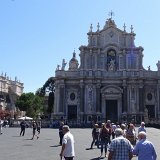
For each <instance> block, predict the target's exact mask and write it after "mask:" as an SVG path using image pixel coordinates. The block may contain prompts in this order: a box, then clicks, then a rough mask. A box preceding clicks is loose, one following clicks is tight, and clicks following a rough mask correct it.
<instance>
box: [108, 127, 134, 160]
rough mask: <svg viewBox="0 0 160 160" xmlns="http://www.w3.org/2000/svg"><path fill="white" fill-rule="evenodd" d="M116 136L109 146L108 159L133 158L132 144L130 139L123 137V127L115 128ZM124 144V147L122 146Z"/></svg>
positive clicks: (125, 159)
mask: <svg viewBox="0 0 160 160" xmlns="http://www.w3.org/2000/svg"><path fill="white" fill-rule="evenodd" d="M115 136H116V138H115V139H113V140H112V141H111V144H110V146H109V149H108V151H109V155H108V160H130V159H132V156H133V155H132V149H133V147H132V145H131V143H130V141H129V140H127V139H126V138H124V137H123V131H122V129H121V128H117V129H116V130H115ZM122 146H123V147H122Z"/></svg>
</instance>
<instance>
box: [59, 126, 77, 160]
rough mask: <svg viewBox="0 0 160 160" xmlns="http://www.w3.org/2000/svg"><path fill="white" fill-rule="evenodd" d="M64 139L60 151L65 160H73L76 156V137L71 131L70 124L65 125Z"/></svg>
mask: <svg viewBox="0 0 160 160" xmlns="http://www.w3.org/2000/svg"><path fill="white" fill-rule="evenodd" d="M62 129H63V133H64V136H63V140H62V148H61V152H60V157H61V159H62V157H64V159H65V160H73V158H74V157H75V151H74V137H73V135H72V134H71V133H70V128H69V126H68V125H64V126H63V128H62Z"/></svg>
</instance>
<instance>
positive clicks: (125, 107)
mask: <svg viewBox="0 0 160 160" xmlns="http://www.w3.org/2000/svg"><path fill="white" fill-rule="evenodd" d="M122 101H123V106H122V112H123V113H124V112H127V111H128V108H127V86H123V100H122Z"/></svg>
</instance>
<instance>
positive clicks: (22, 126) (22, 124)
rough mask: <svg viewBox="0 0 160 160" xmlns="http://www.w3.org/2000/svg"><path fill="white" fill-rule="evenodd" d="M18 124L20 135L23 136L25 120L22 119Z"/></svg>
mask: <svg viewBox="0 0 160 160" xmlns="http://www.w3.org/2000/svg"><path fill="white" fill-rule="evenodd" d="M20 126H21V131H20V136H21V135H22V136H24V134H25V129H26V122H25V120H22V122H21V123H20Z"/></svg>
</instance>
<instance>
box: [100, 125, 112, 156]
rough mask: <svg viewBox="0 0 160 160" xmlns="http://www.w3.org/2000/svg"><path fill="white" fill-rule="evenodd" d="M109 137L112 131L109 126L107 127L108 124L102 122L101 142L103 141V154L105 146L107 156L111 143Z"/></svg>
mask: <svg viewBox="0 0 160 160" xmlns="http://www.w3.org/2000/svg"><path fill="white" fill-rule="evenodd" d="M109 138H110V131H109V129H108V128H106V124H105V123H102V128H101V130H100V143H101V155H100V157H102V155H103V148H104V151H105V157H106V156H107V146H108V143H109Z"/></svg>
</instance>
